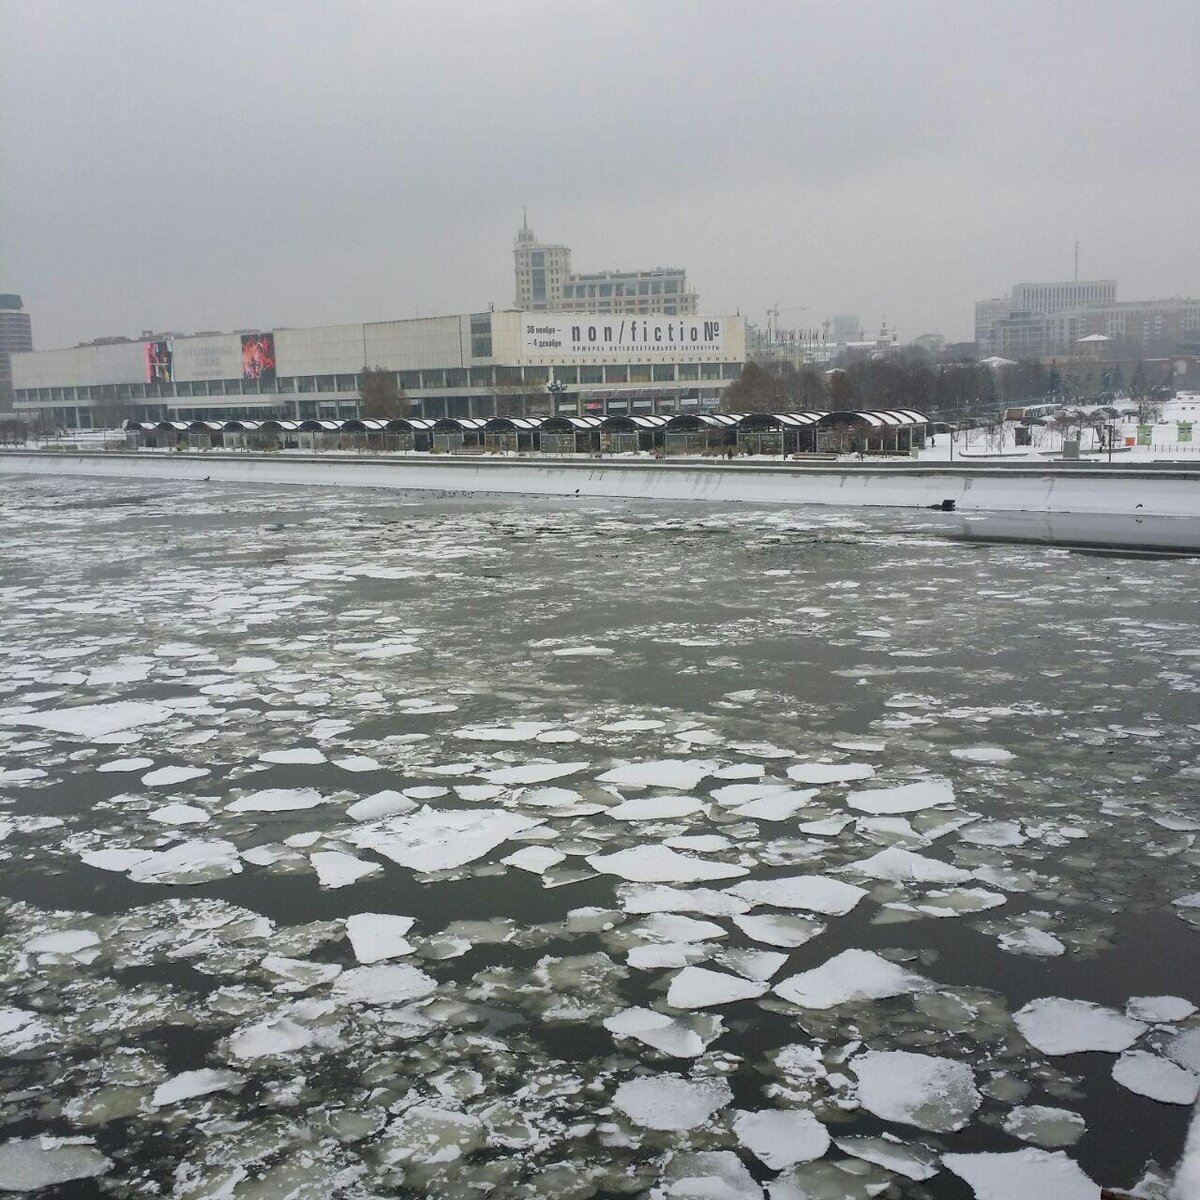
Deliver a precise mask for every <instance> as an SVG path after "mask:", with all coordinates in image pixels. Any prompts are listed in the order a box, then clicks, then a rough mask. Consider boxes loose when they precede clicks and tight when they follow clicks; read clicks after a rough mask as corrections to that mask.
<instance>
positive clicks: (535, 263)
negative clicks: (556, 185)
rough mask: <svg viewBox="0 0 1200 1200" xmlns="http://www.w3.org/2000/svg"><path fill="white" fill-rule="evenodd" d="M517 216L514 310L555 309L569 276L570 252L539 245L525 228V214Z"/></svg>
mask: <svg viewBox="0 0 1200 1200" xmlns="http://www.w3.org/2000/svg"><path fill="white" fill-rule="evenodd" d="M521 213H522V219H521V228H520V229H519V230H517V240H516V243H515V244H514V246H513V260H514V267H515V273H516V293H517V294H516V304H517V307H518V308H528V309H542V310H546V309H555V308H557V307H558V306H559V304H560V303H561V301H562V298H563V284H565V283H566V281H567V277H568V276H569V275H570V274H571V251H570V248H569V247H567V246H550V245H543V244H542V243H541V242H539V241H538V240H537V237H536V236H535V235H534V232H533V230H532V229H530V228H529V210H528V209H527V208H523V209H522V210H521Z"/></svg>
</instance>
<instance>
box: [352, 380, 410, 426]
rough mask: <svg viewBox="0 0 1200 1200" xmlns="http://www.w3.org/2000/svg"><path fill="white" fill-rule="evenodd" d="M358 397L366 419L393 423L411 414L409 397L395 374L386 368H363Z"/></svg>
mask: <svg viewBox="0 0 1200 1200" xmlns="http://www.w3.org/2000/svg"><path fill="white" fill-rule="evenodd" d="M358 395H359V398H360V399H361V401H362V415H363V416H364V417H370V418H372V419H374V420H379V421H391V420H394V419H395V418H397V417H407V416H408V414H409V409H410V405H409V403H408V397H407V396H406V395H405V394H404V389H403V388H402V387H401V386H400V385H399V384H398V383H397V382H396V375H395V372H393V371H389V370H388V369H387V368H386V367H363V369H362V384H361V386H360V387H359V390H358Z"/></svg>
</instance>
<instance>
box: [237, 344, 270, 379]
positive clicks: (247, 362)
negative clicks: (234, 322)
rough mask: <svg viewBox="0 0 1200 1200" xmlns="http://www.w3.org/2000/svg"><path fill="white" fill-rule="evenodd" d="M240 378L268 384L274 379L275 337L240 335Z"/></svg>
mask: <svg viewBox="0 0 1200 1200" xmlns="http://www.w3.org/2000/svg"><path fill="white" fill-rule="evenodd" d="M242 378H243V379H257V380H260V381H261V382H263V383H269V382H270V381H271V380H273V379H274V378H275V335H274V334H273V333H245V334H243V335H242Z"/></svg>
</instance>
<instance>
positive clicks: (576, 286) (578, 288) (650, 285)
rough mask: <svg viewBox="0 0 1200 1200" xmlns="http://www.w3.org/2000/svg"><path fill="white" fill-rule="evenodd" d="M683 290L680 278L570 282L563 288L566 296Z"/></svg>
mask: <svg viewBox="0 0 1200 1200" xmlns="http://www.w3.org/2000/svg"><path fill="white" fill-rule="evenodd" d="M680 291H681V288H680V286H679V282H678V280H675V279H668V280H666V281H665V282H660V281H659V280H657V279H656V280H654V281H653V282H647V281H645V280H642V281H641V282H640V283H637V284H634V283H586V284H584V283H568V284H567V285H566V286H565V287H564V288H563V295H564V296H572V297H577V298H579V299H583V298H584V297H593V298H594V297H596V296H675V295H678V293H679V292H680Z"/></svg>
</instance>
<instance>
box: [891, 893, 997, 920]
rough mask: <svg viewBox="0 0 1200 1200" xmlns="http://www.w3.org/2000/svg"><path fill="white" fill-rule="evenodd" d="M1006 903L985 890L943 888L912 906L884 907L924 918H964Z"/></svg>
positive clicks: (926, 895)
mask: <svg viewBox="0 0 1200 1200" xmlns="http://www.w3.org/2000/svg"><path fill="white" fill-rule="evenodd" d="M1006 902H1007V897H1006V896H1002V895H1001V894H1000V893H999V892H989V891H987V890H986V889H985V888H951V889H944V888H943V889H933V890H932V891H928V892H926V893H925V894H924V895H923V896H922V897H921V899H920V900H914V901H913V902H912V903H911V904H907V903H899V902H897V903H895V904H888V905H885V906H884V907H885V908H887V909H888V910H889V911H890V912H908V913H919V914H920V915H921V916H923V917H962V916H966V915H967V914H969V913H977V912H984V911H985V910H987V909H989V908H999V907H1000V905H1002V904H1005V903H1006Z"/></svg>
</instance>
